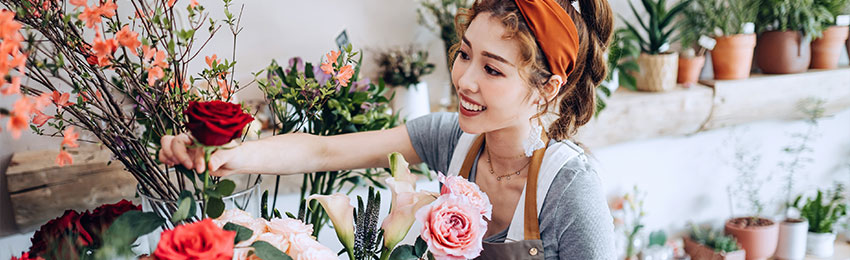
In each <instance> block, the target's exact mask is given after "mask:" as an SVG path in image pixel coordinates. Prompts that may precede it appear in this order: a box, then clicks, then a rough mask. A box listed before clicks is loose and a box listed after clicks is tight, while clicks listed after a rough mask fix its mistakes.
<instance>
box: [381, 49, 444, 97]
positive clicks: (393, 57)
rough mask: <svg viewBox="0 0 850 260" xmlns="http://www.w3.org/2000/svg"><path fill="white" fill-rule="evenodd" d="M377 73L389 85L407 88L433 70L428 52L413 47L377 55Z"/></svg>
mask: <svg viewBox="0 0 850 260" xmlns="http://www.w3.org/2000/svg"><path fill="white" fill-rule="evenodd" d="M377 62H378V66H379V67H380V72H379V74H380V75H381V77H382V78H383V79H384V83H386V84H388V85H390V86H402V87H405V88H409V87H410V86H412V85H416V84H417V83H419V82H421V79H420V78H421V77H423V76H425V75H428V74H431V72H433V71H434V64H433V63H428V52H427V51H422V50H420V51H417V50H415V49H414V48H413V47H409V48H404V49H402V48H399V49H392V50H388V51H386V52H383V53H381V54H379V55H378V58H377Z"/></svg>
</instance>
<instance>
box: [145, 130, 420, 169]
mask: <svg viewBox="0 0 850 260" xmlns="http://www.w3.org/2000/svg"><path fill="white" fill-rule="evenodd" d="M161 144H162V150H160V154H159V159H160V161H162V162H163V163H166V164H168V165H176V164H181V165H183V166H185V167H186V168H190V169H195V170H196V171H199V172H203V171H204V170H205V169H206V167H205V165H204V163H203V160H204V158H203V156H204V155H203V151H201V150H200V148H196V149H189V148H187V147H188V146H190V145H191V139H190V138H189V136H188V135H187V134H181V135H177V136H163V137H162V140H161ZM392 152H400V153H401V154H402V155H404V157H405V159H406V160H407V161H409V162H411V163H419V162H421V160H420V159H419V156H418V155H417V154H416V151H415V150H414V149H413V145H412V144H411V142H410V136H409V135H408V133H407V126H405V125H401V126H399V127H396V128H393V129H388V130H381V131H369V132H361V133H353V134H345V135H337V136H315V135H309V134H303V133H294V134H285V135H278V136H273V137H268V138H263V139H260V140H256V141H249V142H244V143H242V144H241V145H238V146H236V147H234V148H232V149H225V150H219V151H217V152H215V153H213V155H212V157H211V158H210V163H209V166H210V170H211V171H212V175H216V176H224V175H230V174H239V173H259V174H295V173H304V172H317V171H332V170H343V169H361V168H377V167H388V166H389V162H388V161H387V154H389V153H392Z"/></svg>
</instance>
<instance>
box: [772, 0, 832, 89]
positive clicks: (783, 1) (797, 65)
mask: <svg viewBox="0 0 850 260" xmlns="http://www.w3.org/2000/svg"><path fill="white" fill-rule="evenodd" d="M814 1H815V0H763V1H762V3H761V5H760V8H759V13H758V20H759V22H760V23H759V24H758V26H759V31H761V32H762V33H761V35H759V37H758V41H757V43H756V64H757V65H758V67H759V69H761V71H762V72H764V73H768V74H788V73H800V72H804V71H806V69H808V68H809V64H810V63H811V56H812V50H811V42H810V41H811V39H813V38H819V37H820V36H821V32H822V31H823V29H822V28H821V24H823V23H825V22H826V21H828V20H829V19H830V18H831V16H832V15H831V14H830V13H829V10H827V9H826V7H824V6H823V5H815V4H814Z"/></svg>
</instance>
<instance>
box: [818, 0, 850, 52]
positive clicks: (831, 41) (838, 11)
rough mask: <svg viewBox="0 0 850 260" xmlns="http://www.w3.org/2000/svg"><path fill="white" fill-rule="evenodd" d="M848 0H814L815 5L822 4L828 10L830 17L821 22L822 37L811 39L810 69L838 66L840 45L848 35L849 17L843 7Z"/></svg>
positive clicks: (845, 40) (849, 33)
mask: <svg viewBox="0 0 850 260" xmlns="http://www.w3.org/2000/svg"><path fill="white" fill-rule="evenodd" d="M848 4H850V0H815V5H819V6H823V7H825V8H826V10H828V11H829V14H830V17H831V19H829V20H827V21H826V23H824V24H823V26H824V27H826V28H825V29H824V30H823V37H820V38H818V39H815V40H814V41H812V64H811V66H810V67H811V68H812V69H835V68H838V58H840V57H841V47H842V46H841V45H843V44H844V43H846V42H847V37H848V35H850V26H848V23H850V17H847V16H844V17H841V15H847V14H848V13H844V11H845V10H844V9H846V8H847V6H848Z"/></svg>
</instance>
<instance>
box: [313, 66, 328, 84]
mask: <svg viewBox="0 0 850 260" xmlns="http://www.w3.org/2000/svg"><path fill="white" fill-rule="evenodd" d="M313 75H314V76H315V77H316V82H318V83H319V85H320V86H321V85H325V82H328V80H330V79H331V78H332V77H333V75H330V74H325V72H324V71H322V68H321V67H318V66H316V67H313Z"/></svg>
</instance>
